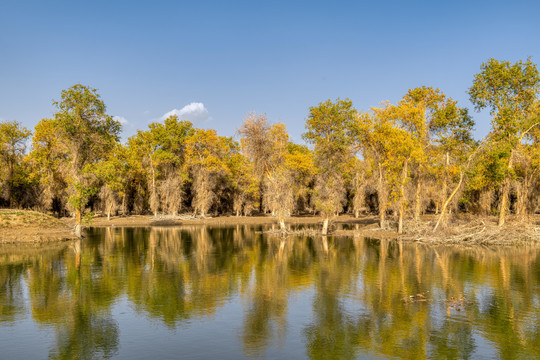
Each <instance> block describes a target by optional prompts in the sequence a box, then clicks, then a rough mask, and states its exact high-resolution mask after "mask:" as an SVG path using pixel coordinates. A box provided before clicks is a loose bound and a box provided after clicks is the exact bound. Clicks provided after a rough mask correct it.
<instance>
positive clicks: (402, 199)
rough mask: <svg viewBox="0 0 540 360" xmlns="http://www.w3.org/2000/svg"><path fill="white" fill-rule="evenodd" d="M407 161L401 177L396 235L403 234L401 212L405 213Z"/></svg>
mask: <svg viewBox="0 0 540 360" xmlns="http://www.w3.org/2000/svg"><path fill="white" fill-rule="evenodd" d="M408 164H409V160H408V159H407V160H405V164H404V166H403V174H402V175H401V197H400V199H399V219H398V234H403V212H404V211H405V181H406V180H407V173H408V169H407V166H408Z"/></svg>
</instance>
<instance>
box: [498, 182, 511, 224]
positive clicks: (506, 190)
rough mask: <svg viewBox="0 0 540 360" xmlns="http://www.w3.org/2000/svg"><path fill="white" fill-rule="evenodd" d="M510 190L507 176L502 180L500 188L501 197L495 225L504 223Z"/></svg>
mask: <svg viewBox="0 0 540 360" xmlns="http://www.w3.org/2000/svg"><path fill="white" fill-rule="evenodd" d="M509 192H510V179H509V178H508V177H507V178H506V179H505V180H504V184H503V188H502V199H501V205H500V208H499V221H498V223H497V225H498V226H499V227H501V226H503V225H504V221H505V217H506V208H507V207H508V193H509Z"/></svg>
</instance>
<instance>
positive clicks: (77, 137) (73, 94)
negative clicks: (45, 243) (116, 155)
mask: <svg viewBox="0 0 540 360" xmlns="http://www.w3.org/2000/svg"><path fill="white" fill-rule="evenodd" d="M53 105H54V106H55V107H56V108H57V112H56V113H55V114H54V119H53V126H54V127H55V129H56V130H57V131H58V133H59V136H60V137H61V141H62V142H63V143H64V144H65V145H66V149H65V150H66V154H65V155H66V158H67V160H68V163H69V168H68V174H67V175H68V176H67V179H68V180H67V183H68V185H69V188H68V192H69V195H70V196H69V202H70V205H71V207H72V208H73V210H74V211H75V221H76V224H77V225H78V226H79V225H80V224H81V215H82V212H83V210H84V208H85V206H86V204H87V202H88V199H89V198H90V196H92V195H94V194H95V193H96V192H97V191H98V188H97V187H96V184H95V180H96V177H95V175H94V174H93V172H92V166H93V165H94V164H95V163H96V162H98V161H100V160H101V159H103V158H104V157H105V155H106V154H107V153H108V152H110V151H111V150H112V149H113V147H114V145H115V143H117V142H118V140H119V134H120V130H121V125H120V123H119V122H118V121H115V120H113V118H112V116H110V115H107V113H106V107H105V103H104V102H103V100H101V97H100V95H99V94H98V93H97V90H96V89H93V88H90V87H87V86H84V85H81V84H76V85H74V86H72V87H70V88H69V89H67V90H62V93H61V100H60V101H55V102H53Z"/></svg>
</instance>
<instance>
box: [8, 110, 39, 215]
mask: <svg viewBox="0 0 540 360" xmlns="http://www.w3.org/2000/svg"><path fill="white" fill-rule="evenodd" d="M31 134H32V132H31V131H30V130H28V129H27V128H25V127H24V126H22V125H21V123H19V122H17V121H5V122H0V160H1V163H0V164H2V165H3V166H2V168H4V169H5V170H4V172H5V175H4V176H2V178H0V181H1V182H4V183H5V184H6V186H5V189H6V197H7V199H8V201H9V207H13V204H14V201H13V200H14V199H13V196H14V188H15V175H16V171H17V167H20V166H21V162H22V157H23V155H24V152H25V151H26V142H27V140H28V138H29V137H30V135H31ZM0 174H1V172H0Z"/></svg>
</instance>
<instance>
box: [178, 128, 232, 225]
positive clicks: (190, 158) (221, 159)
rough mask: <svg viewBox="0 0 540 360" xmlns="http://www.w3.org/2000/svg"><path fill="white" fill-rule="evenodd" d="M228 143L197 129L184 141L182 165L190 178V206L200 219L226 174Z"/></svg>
mask: <svg viewBox="0 0 540 360" xmlns="http://www.w3.org/2000/svg"><path fill="white" fill-rule="evenodd" d="M229 144H230V142H229V141H228V140H227V139H226V138H224V137H221V136H218V135H217V133H216V131H215V130H203V129H197V130H196V131H195V133H194V134H193V135H192V136H191V137H189V138H188V139H187V141H186V162H187V163H186V165H187V168H188V169H189V171H190V173H191V176H192V179H193V184H192V189H193V191H194V197H193V201H192V206H193V209H194V211H195V213H200V214H201V216H203V217H204V216H206V214H207V213H208V210H210V207H211V206H212V205H213V204H214V201H215V200H216V185H217V183H218V181H219V180H220V179H222V178H224V177H226V176H228V175H229V168H228V167H227V162H228V157H229V156H230V155H231V153H230V150H231V149H230V146H229Z"/></svg>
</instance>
